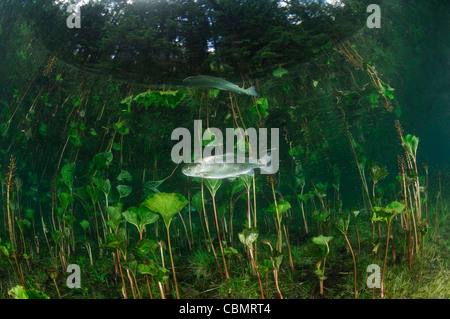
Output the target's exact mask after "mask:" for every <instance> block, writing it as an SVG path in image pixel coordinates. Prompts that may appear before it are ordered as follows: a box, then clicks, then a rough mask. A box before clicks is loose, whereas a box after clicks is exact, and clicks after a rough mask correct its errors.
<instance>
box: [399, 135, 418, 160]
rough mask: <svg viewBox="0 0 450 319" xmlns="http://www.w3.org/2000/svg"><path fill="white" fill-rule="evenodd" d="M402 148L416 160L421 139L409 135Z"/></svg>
mask: <svg viewBox="0 0 450 319" xmlns="http://www.w3.org/2000/svg"><path fill="white" fill-rule="evenodd" d="M402 146H403V148H404V149H405V150H406V152H407V153H408V154H409V155H410V156H412V157H413V158H416V155H417V148H418V146H419V138H418V137H416V136H414V135H411V134H408V135H406V136H405V138H404V140H403V142H402Z"/></svg>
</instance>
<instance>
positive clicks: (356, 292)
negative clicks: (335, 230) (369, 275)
mask: <svg viewBox="0 0 450 319" xmlns="http://www.w3.org/2000/svg"><path fill="white" fill-rule="evenodd" d="M344 237H345V240H346V241H347V244H348V248H350V252H351V253H352V258H353V274H354V284H355V287H354V288H355V298H358V288H357V287H356V260H355V254H354V253H353V249H352V245H351V244H350V241H349V240H348V236H347V234H344Z"/></svg>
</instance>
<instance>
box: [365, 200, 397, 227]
mask: <svg viewBox="0 0 450 319" xmlns="http://www.w3.org/2000/svg"><path fill="white" fill-rule="evenodd" d="M404 209H405V205H404V204H402V203H399V202H397V201H393V202H392V203H390V204H388V205H387V206H386V207H374V208H373V211H372V216H371V219H372V220H373V221H375V222H380V221H382V222H384V223H386V224H387V225H389V224H390V223H391V222H392V219H393V218H394V217H395V216H396V215H398V214H400V213H401V212H402V211H403V210H404Z"/></svg>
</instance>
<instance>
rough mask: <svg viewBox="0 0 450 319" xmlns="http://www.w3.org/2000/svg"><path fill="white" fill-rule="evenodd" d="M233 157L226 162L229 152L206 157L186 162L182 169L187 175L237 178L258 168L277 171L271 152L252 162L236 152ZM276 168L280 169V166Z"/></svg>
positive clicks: (269, 171) (251, 173)
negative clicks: (273, 165) (194, 161)
mask: <svg viewBox="0 0 450 319" xmlns="http://www.w3.org/2000/svg"><path fill="white" fill-rule="evenodd" d="M231 157H234V161H233V162H232V163H227V162H226V158H227V154H224V155H215V156H209V157H204V158H203V159H202V161H201V162H200V163H190V164H186V165H185V166H184V167H183V168H182V170H181V171H182V173H183V174H184V175H186V176H191V177H201V178H210V179H223V178H235V177H238V176H240V175H250V176H253V175H254V173H255V172H254V170H255V169H256V168H259V169H261V172H264V174H274V173H276V172H275V171H274V168H273V167H272V165H271V156H270V152H269V153H267V154H266V155H265V156H263V157H262V158H261V159H259V160H256V162H255V163H250V160H249V158H248V157H239V156H235V155H234V154H232V155H231ZM276 169H277V170H278V167H276ZM272 171H274V172H272Z"/></svg>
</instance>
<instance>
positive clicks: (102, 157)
mask: <svg viewBox="0 0 450 319" xmlns="http://www.w3.org/2000/svg"><path fill="white" fill-rule="evenodd" d="M112 160H113V154H112V153H111V152H103V153H98V154H96V155H95V156H94V165H95V167H96V168H97V169H102V168H105V167H108V166H110V165H111V162H112Z"/></svg>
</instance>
